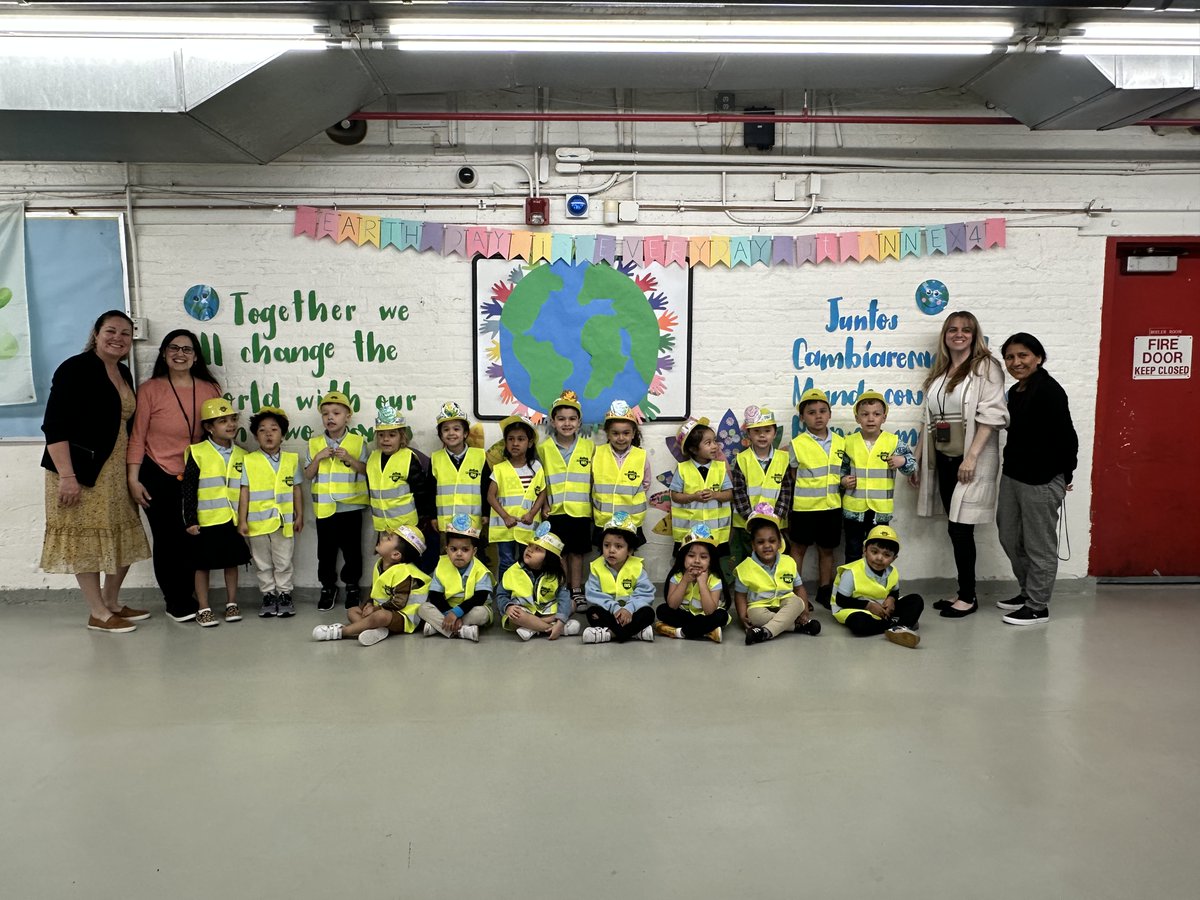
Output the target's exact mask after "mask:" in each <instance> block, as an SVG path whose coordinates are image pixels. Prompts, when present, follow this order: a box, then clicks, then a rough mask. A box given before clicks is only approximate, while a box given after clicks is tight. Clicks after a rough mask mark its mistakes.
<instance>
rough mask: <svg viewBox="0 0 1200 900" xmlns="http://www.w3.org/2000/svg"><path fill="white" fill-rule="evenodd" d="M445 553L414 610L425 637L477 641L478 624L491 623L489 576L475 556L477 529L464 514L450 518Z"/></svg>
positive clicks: (483, 625) (477, 540)
mask: <svg viewBox="0 0 1200 900" xmlns="http://www.w3.org/2000/svg"><path fill="white" fill-rule="evenodd" d="M444 538H445V547H446V552H445V553H444V554H443V555H442V558H441V559H439V560H438V564H437V568H436V569H434V572H433V579H432V580H431V581H430V582H429V596H428V598H427V599H426V600H425V602H424V603H422V604H421V606H420V608H419V609H418V610H417V613H418V615H420V617H421V618H422V619H423V620H424V621H425V636H426V637H432V636H433V635H435V634H440V635H441V636H442V637H446V638H461V639H463V640H466V641H478V640H479V629H480V627H487V626H488V625H491V624H492V608H491V606H490V605H489V604H488V600H489V598H490V597H491V595H492V576H491V573H489V572H488V570H487V566H485V565H484V564H483V563H482V562H480V561H479V560H478V559H476V557H475V554H476V552H477V551H478V549H479V529H478V528H476V527H475V526H474V525H473V524H471V517H470V515H468V514H467V513H459V514H458V515H456V516H453V517H451V519H450V522H449V524H447V526H446V532H445V535H444Z"/></svg>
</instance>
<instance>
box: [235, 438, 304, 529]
mask: <svg viewBox="0 0 1200 900" xmlns="http://www.w3.org/2000/svg"><path fill="white" fill-rule="evenodd" d="M298 459H299V457H298V456H297V455H296V454H295V453H288V452H286V451H283V452H281V453H280V454H279V469H278V471H277V470H276V469H275V468H274V466H272V465H271V461H270V460H269V459H267V455H266V454H265V453H263V452H262V451H261V450H256V451H255V452H254V453H247V454H246V458H245V460H244V463H245V466H246V480H247V481H248V482H249V485H248V487H247V492H248V493H249V495H250V505H249V506H248V507H247V508H246V524H247V525H248V526H249V528H250V536H251V537H254V536H255V535H258V534H272V533H274V532H276V531H278V530H279V527H280V525H281V524H282V526H283V536H284V537H289V538H290V537H291V536H292V534H293V519H294V517H295V509H294V507H293V497H294V494H293V490H292V489H293V487H294V486H295V480H296V463H297V461H298Z"/></svg>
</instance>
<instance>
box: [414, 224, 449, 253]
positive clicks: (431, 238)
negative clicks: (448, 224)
mask: <svg viewBox="0 0 1200 900" xmlns="http://www.w3.org/2000/svg"><path fill="white" fill-rule="evenodd" d="M444 232H445V226H443V225H442V223H441V222H426V223H425V227H424V228H422V229H421V243H420V244H418V245H417V249H418V250H419V251H421V252H422V253H425V252H427V251H430V250H432V251H433V252H434V253H441V252H442V236H443V234H444Z"/></svg>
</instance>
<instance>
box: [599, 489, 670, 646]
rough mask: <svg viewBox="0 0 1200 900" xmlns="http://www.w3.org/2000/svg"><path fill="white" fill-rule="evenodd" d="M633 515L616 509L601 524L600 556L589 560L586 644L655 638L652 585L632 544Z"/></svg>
mask: <svg viewBox="0 0 1200 900" xmlns="http://www.w3.org/2000/svg"><path fill="white" fill-rule="evenodd" d="M636 535H637V529H636V528H635V527H634V524H633V518H632V516H630V515H629V513H627V512H625V511H621V512H618V513H617V514H616V515H615V516H613V517H612V519H610V520H609V521H608V523H607V524H606V525H605V526H604V531H603V533H602V535H601V542H600V554H601V555H600V557H599V558H598V559H595V560H593V561H592V565H591V571H590V574H589V575H588V580H587V586H586V587H585V588H584V590H585V592H586V594H587V602H588V604H589V606H588V610H587V620H588V626H589V627H587V628H585V629H583V642H584V643H585V644H607V643H608V642H609V641H616V642H617V643H624V642H625V641H627V640H629V639H631V638H637V639H638V640H642V641H653V640H654V628H653V627H652V626H653V624H654V608H653V607H652V606H651V604H652V603H653V602H654V585H653V584H652V583H651V581H650V578H649V577H648V576H647V575H646V571H645V567H644V566H643V564H642V560H641V557H638V556H634V555H633V550H632V549H631V548H632V545H633V539H634V537H635V536H636Z"/></svg>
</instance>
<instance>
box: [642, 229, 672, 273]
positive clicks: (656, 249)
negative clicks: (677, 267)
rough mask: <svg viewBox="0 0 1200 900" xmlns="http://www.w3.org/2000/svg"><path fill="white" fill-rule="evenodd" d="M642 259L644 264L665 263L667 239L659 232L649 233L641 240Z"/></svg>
mask: <svg viewBox="0 0 1200 900" xmlns="http://www.w3.org/2000/svg"><path fill="white" fill-rule="evenodd" d="M642 259H643V260H645V262H646V265H649V264H650V263H658V264H659V265H660V266H665V265H666V264H667V240H666V238H664V237H663V236H662V235H661V234H653V235H650V236H649V237H648V238H646V239H645V240H644V241H643V242H642Z"/></svg>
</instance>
